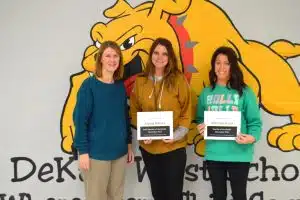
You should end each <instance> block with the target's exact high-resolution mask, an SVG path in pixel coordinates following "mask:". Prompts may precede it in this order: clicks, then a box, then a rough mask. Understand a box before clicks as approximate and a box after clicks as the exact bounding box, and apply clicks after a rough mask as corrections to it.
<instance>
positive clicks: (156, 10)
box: [149, 0, 199, 19]
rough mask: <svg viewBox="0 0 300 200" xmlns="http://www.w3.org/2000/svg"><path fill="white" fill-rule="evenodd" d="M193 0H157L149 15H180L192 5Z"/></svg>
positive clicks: (158, 16) (161, 16)
mask: <svg viewBox="0 0 300 200" xmlns="http://www.w3.org/2000/svg"><path fill="white" fill-rule="evenodd" d="M197 1H199V0H197ZM191 2H192V0H176V1H174V0H156V1H155V2H154V3H153V7H152V9H151V12H150V14H149V16H150V17H155V18H158V19H161V18H165V15H180V14H182V13H184V12H185V11H186V10H187V9H188V8H189V7H190V5H191Z"/></svg>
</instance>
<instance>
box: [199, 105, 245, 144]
mask: <svg viewBox="0 0 300 200" xmlns="http://www.w3.org/2000/svg"><path fill="white" fill-rule="evenodd" d="M204 124H205V129H204V139H206V140H235V138H236V136H237V135H238V134H239V133H240V129H241V112H240V111H204Z"/></svg>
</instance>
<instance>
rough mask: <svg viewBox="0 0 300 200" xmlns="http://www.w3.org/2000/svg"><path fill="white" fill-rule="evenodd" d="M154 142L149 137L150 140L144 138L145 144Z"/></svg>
mask: <svg viewBox="0 0 300 200" xmlns="http://www.w3.org/2000/svg"><path fill="white" fill-rule="evenodd" d="M151 143H152V140H151V139H149V140H144V144H151Z"/></svg>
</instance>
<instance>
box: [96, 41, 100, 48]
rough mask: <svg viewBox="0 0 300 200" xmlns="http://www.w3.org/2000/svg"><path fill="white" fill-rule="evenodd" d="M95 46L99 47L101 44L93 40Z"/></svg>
mask: <svg viewBox="0 0 300 200" xmlns="http://www.w3.org/2000/svg"><path fill="white" fill-rule="evenodd" d="M95 46H96V47H97V48H98V49H99V48H100V46H101V43H100V42H99V41H98V40H97V41H96V42H95Z"/></svg>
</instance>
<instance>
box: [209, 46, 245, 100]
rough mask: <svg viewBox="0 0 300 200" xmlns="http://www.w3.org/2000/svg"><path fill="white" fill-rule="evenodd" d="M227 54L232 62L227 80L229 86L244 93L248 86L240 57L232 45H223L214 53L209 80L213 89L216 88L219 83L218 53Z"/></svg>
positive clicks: (230, 62) (240, 93) (241, 93)
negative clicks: (239, 60) (216, 66)
mask: <svg viewBox="0 0 300 200" xmlns="http://www.w3.org/2000/svg"><path fill="white" fill-rule="evenodd" d="M220 54H222V55H225V56H227V59H228V61H229V64H230V71H229V72H230V78H229V80H228V82H227V84H226V85H227V87H228V88H232V89H235V90H237V91H238V93H239V95H240V96H242V95H243V89H244V88H245V87H246V86H247V85H246V83H245V82H244V76H243V72H242V70H241V69H240V67H239V64H238V57H237V54H236V53H235V52H234V50H233V49H232V48H230V47H225V46H221V47H219V48H218V49H217V50H216V51H215V52H214V54H213V56H212V58H211V70H210V72H209V80H210V85H211V87H212V89H215V87H216V84H217V79H218V78H217V75H216V72H215V63H216V60H217V57H218V55H220Z"/></svg>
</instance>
